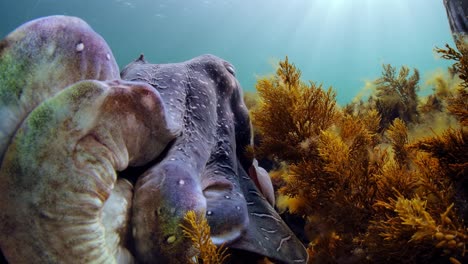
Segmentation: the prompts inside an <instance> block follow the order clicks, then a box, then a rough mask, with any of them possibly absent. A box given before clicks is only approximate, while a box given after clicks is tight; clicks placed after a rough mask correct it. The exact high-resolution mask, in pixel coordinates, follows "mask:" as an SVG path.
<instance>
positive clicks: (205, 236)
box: [181, 211, 229, 264]
mask: <svg viewBox="0 0 468 264" xmlns="http://www.w3.org/2000/svg"><path fill="white" fill-rule="evenodd" d="M184 220H185V223H184V224H182V225H181V227H182V232H183V234H184V236H185V237H187V238H189V239H190V240H191V242H192V245H193V247H194V248H195V249H196V250H197V251H198V252H199V255H198V257H194V258H192V259H189V260H187V261H188V263H194V264H199V263H203V264H222V263H225V262H226V260H227V258H228V257H229V254H227V248H225V247H223V246H220V247H219V248H217V247H216V245H214V244H213V242H212V241H211V237H210V226H209V225H208V221H207V220H206V218H205V217H203V216H199V215H197V214H196V213H195V212H194V211H188V212H187V214H186V215H185V217H184Z"/></svg>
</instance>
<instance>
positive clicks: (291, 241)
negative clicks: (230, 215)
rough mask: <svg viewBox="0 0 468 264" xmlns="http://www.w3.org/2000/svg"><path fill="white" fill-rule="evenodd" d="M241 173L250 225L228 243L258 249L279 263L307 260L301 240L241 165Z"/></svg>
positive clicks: (238, 246)
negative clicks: (236, 238) (240, 235)
mask: <svg viewBox="0 0 468 264" xmlns="http://www.w3.org/2000/svg"><path fill="white" fill-rule="evenodd" d="M238 175H239V181H240V186H241V188H242V191H243V193H244V196H245V200H246V202H247V210H248V216H249V225H248V226H247V228H246V230H245V232H244V234H243V235H242V237H241V238H240V239H239V240H237V241H235V242H233V243H232V244H230V245H228V246H229V247H230V248H234V249H241V250H246V251H250V252H254V253H257V254H260V255H263V256H266V257H268V258H270V259H272V260H274V261H276V262H279V263H307V260H308V255H307V252H306V250H305V248H304V246H303V244H302V243H301V241H300V240H299V239H298V238H297V237H296V236H295V235H294V234H293V232H292V231H291V230H290V229H289V227H288V226H287V225H286V223H285V222H284V221H283V220H282V219H281V217H280V216H279V215H278V213H277V212H276V211H275V210H274V209H273V207H272V206H271V205H270V204H269V203H268V201H267V200H266V199H265V198H264V197H263V195H262V194H261V193H260V192H259V191H258V189H257V188H256V186H255V184H254V182H253V181H252V180H251V179H250V178H249V177H248V176H247V174H246V172H245V171H244V169H243V168H242V166H240V165H239V166H238Z"/></svg>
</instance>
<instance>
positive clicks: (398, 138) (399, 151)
mask: <svg viewBox="0 0 468 264" xmlns="http://www.w3.org/2000/svg"><path fill="white" fill-rule="evenodd" d="M387 136H388V138H389V140H390V144H392V148H393V152H394V153H395V161H396V162H397V163H398V164H399V165H400V166H401V167H407V166H408V151H407V148H406V145H407V144H408V129H407V128H406V125H405V123H404V122H403V121H402V120H401V119H399V118H397V119H395V120H394V121H393V123H392V124H391V125H390V127H389V128H388V130H387Z"/></svg>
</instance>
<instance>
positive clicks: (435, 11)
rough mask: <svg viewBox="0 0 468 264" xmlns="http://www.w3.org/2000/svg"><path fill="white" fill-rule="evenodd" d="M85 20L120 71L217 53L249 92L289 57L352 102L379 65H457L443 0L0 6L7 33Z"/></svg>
mask: <svg viewBox="0 0 468 264" xmlns="http://www.w3.org/2000/svg"><path fill="white" fill-rule="evenodd" d="M53 14H64V15H72V16H78V17H81V18H83V19H84V20H86V21H87V22H88V23H89V24H90V25H91V26H92V27H93V28H94V29H95V30H96V31H97V32H98V33H100V34H101V35H102V36H103V37H104V38H105V39H106V41H107V42H108V44H109V45H110V47H111V48H112V50H113V52H114V56H115V57H116V58H117V61H118V63H119V65H120V67H123V66H125V65H126V64H127V63H129V62H130V61H132V60H133V59H135V58H136V57H137V56H138V55H139V54H140V53H144V54H145V56H146V58H147V60H148V61H150V62H152V63H165V62H176V61H183V60H187V59H190V58H192V57H195V56H197V55H200V54H204V53H212V54H215V55H217V56H219V57H222V58H224V59H226V60H228V61H230V62H232V63H233V64H234V65H235V66H236V69H237V76H238V79H239V80H240V82H241V84H242V86H243V88H244V89H245V90H250V91H252V90H254V89H255V88H254V87H255V82H256V78H257V77H258V76H262V75H265V74H268V73H271V72H273V70H274V68H273V64H274V63H275V62H277V61H278V60H279V59H283V58H284V56H285V55H288V56H289V58H290V61H292V62H294V63H296V65H297V66H298V67H299V68H300V69H301V70H302V72H303V78H304V79H305V80H313V81H316V82H319V83H323V84H324V85H325V86H333V87H334V88H335V90H336V91H337V94H338V96H337V99H338V102H339V103H340V104H345V103H347V102H349V101H351V100H352V98H354V97H355V96H356V95H357V94H358V93H359V91H360V90H362V87H364V86H365V81H368V80H373V79H375V78H377V77H378V76H379V75H380V73H381V69H382V67H381V65H382V64H383V63H390V64H392V65H394V66H401V65H408V66H410V67H415V68H417V69H419V70H420V72H421V76H422V81H421V85H422V86H424V79H425V78H428V76H430V74H431V73H432V72H434V71H435V70H436V69H440V68H441V69H444V68H446V67H447V66H448V65H450V62H447V61H444V60H442V59H438V58H437V56H436V55H435V54H434V52H433V49H434V47H435V46H439V47H442V46H444V45H445V43H449V44H451V45H453V41H452V38H451V35H450V28H449V24H448V21H447V16H446V13H445V9H444V6H443V3H442V0H286V1H283V0H0V37H2V38H3V37H4V36H5V35H6V34H8V33H9V32H11V31H12V30H13V29H14V28H16V27H17V26H19V25H20V24H22V23H24V22H26V21H28V20H31V19H34V18H37V17H40V16H46V15H53Z"/></svg>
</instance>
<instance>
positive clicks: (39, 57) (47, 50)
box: [0, 16, 119, 161]
mask: <svg viewBox="0 0 468 264" xmlns="http://www.w3.org/2000/svg"><path fill="white" fill-rule="evenodd" d="M116 78H119V70H118V66H117V63H116V62H115V59H114V56H113V55H112V52H111V50H110V48H109V47H108V45H107V44H106V42H105V41H104V40H103V39H102V37H101V36H99V35H98V34H97V33H96V32H94V31H93V30H92V29H91V27H89V25H88V24H87V23H86V22H84V21H83V20H81V19H79V18H75V17H67V16H50V17H44V18H40V19H36V20H33V21H31V22H28V23H26V24H24V25H22V26H20V27H19V28H17V29H16V30H15V31H13V32H12V33H10V34H9V35H8V36H6V37H5V39H3V40H2V41H0V120H2V122H1V123H0V161H1V160H2V157H3V154H4V152H5V151H6V148H7V146H8V144H9V141H10V140H11V138H12V136H13V134H14V133H15V131H16V130H17V129H18V127H19V126H20V124H21V122H22V121H23V120H24V119H25V117H26V116H27V115H28V114H29V113H30V112H31V111H32V110H33V109H34V108H36V106H37V105H39V104H40V103H41V102H43V101H44V100H47V99H48V98H50V97H52V96H53V95H54V94H56V93H57V92H59V91H61V90H62V89H64V88H65V87H67V86H69V85H71V84H73V83H75V82H77V81H80V80H85V79H95V80H109V79H116Z"/></svg>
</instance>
